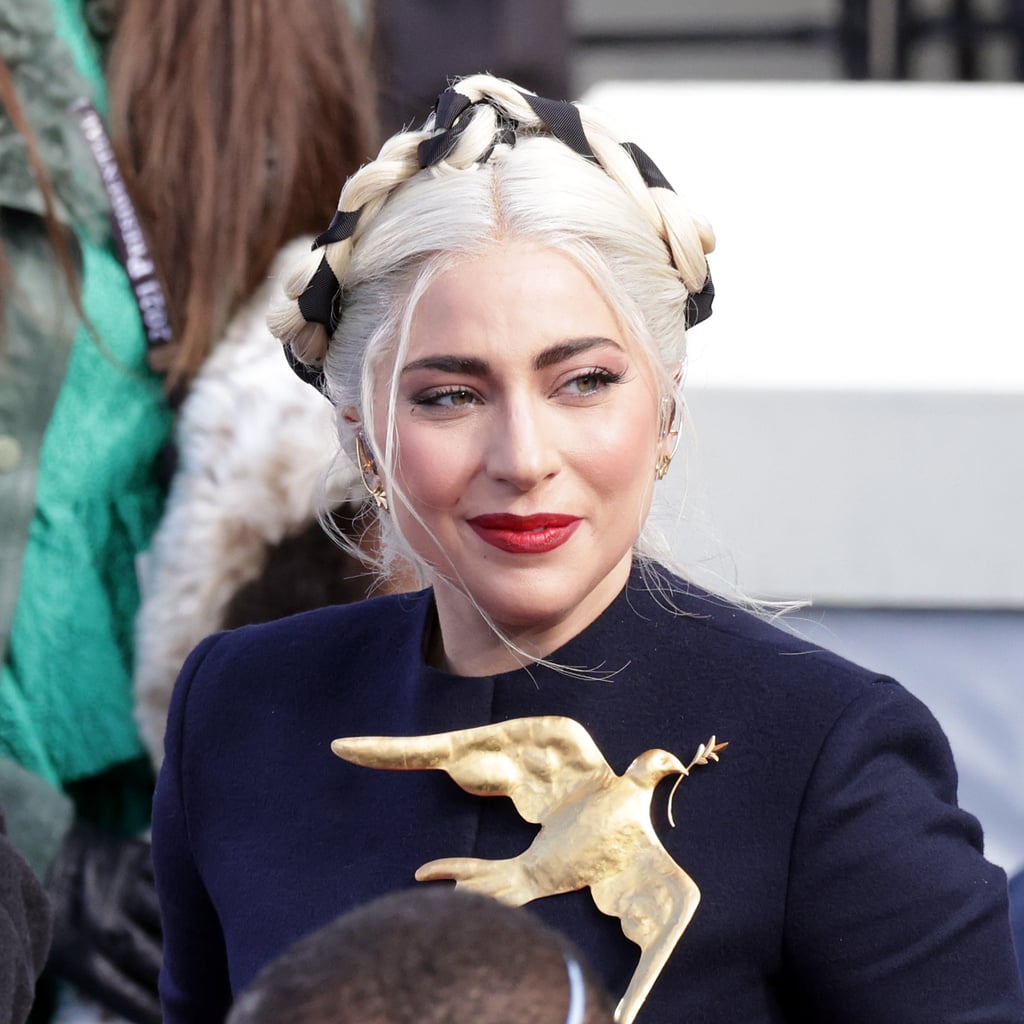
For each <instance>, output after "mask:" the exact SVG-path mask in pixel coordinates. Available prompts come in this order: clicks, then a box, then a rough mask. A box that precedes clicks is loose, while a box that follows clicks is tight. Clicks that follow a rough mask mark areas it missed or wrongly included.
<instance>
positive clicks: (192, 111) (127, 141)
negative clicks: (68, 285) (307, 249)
mask: <svg viewBox="0 0 1024 1024" xmlns="http://www.w3.org/2000/svg"><path fill="white" fill-rule="evenodd" d="M108 82H109V88H110V107H111V127H112V135H113V137H114V141H115V146H116V148H117V151H118V157H119V159H120V161H121V164H122V170H123V172H124V175H125V178H126V180H127V182H128V187H129V190H130V192H131V194H132V196H133V198H134V199H135V202H136V206H137V207H138V210H139V215H140V219H141V220H142V223H143V226H144V228H145V230H146V234H147V237H148V238H149V242H150V246H151V248H152V250H153V255H154V259H155V261H156V263H157V266H158V268H159V272H160V276H161V278H162V280H163V283H164V287H165V290H166V292H167V300H168V306H169V309H170V315H171V324H172V327H173V329H174V334H175V341H176V346H175V351H174V355H173V362H172V364H171V367H170V375H169V381H170V383H171V384H172V385H174V384H180V383H183V382H184V383H187V381H188V380H189V379H191V377H192V376H194V374H195V373H196V371H197V370H198V368H199V366H200V365H201V364H202V362H203V359H204V358H205V357H206V355H207V353H208V352H209V351H210V348H211V347H212V345H213V344H214V343H215V342H216V340H217V338H218V337H219V335H220V334H221V332H222V331H223V329H224V326H225V324H226V322H227V319H228V317H229V316H230V315H231V314H232V313H233V312H234V311H235V309H236V308H237V306H238V304H239V303H240V302H241V301H242V300H243V299H244V298H245V297H246V295H247V294H248V293H249V292H250V291H251V289H252V288H253V287H254V286H255V285H256V284H257V283H258V282H259V281H260V280H261V279H262V278H263V277H264V276H265V274H266V272H267V269H268V267H269V265H270V261H271V259H272V258H273V256H274V253H275V252H276V251H277V250H278V248H279V247H280V246H281V245H282V244H283V243H284V242H286V241H287V240H288V239H289V238H292V237H294V236H295V235H297V234H301V233H304V232H315V231H319V230H322V229H323V228H324V227H326V225H327V222H328V221H329V220H330V216H331V214H332V212H333V210H334V208H335V206H336V205H337V197H338V192H339V189H340V187H341V184H342V182H343V181H344V179H345V178H346V177H347V176H348V175H349V174H350V173H351V172H352V171H354V170H355V169H356V168H357V167H358V166H359V164H360V163H361V162H362V161H363V160H365V159H367V158H368V157H369V156H370V155H371V150H372V147H373V144H374V142H375V135H376V129H375V101H374V97H375V89H374V86H373V84H372V81H371V77H370V72H369V58H368V52H367V47H366V46H365V45H363V44H362V41H361V40H359V39H358V38H357V37H356V34H355V31H354V29H353V26H352V24H351V23H350V21H349V18H348V15H347V4H346V2H345V0H288V2H287V3H284V2H282V0H124V4H123V7H122V11H121V16H120V20H119V23H118V26H117V30H116V34H115V37H114V42H113V45H112V49H111V53H110V57H109V62H108Z"/></svg>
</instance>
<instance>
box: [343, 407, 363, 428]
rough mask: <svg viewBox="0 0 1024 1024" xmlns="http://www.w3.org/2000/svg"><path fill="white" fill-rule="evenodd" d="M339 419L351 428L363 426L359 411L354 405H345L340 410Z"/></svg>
mask: <svg viewBox="0 0 1024 1024" xmlns="http://www.w3.org/2000/svg"><path fill="white" fill-rule="evenodd" d="M341 418H342V419H343V420H344V421H345V422H346V423H347V424H348V425H349V426H350V427H353V428H358V427H361V426H362V424H363V417H362V416H361V415H360V413H359V409H358V407H357V406H354V405H346V406H345V407H344V408H343V409H342V410H341Z"/></svg>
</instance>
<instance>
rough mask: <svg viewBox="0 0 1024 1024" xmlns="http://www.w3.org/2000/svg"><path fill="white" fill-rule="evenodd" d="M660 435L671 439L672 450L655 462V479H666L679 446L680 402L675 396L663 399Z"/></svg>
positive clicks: (667, 439)
mask: <svg viewBox="0 0 1024 1024" xmlns="http://www.w3.org/2000/svg"><path fill="white" fill-rule="evenodd" d="M658 435H659V438H660V439H661V440H662V441H669V442H670V444H671V446H672V447H671V450H670V451H667V452H662V453H661V458H659V459H658V461H657V462H656V463H655V464H654V479H655V480H664V479H665V474H666V473H668V467H669V466H671V465H672V456H673V455H675V453H676V448H677V447H679V404H678V403H677V402H676V400H675V399H674V398H671V397H670V396H668V395H666V396H665V397H663V398H662V400H661V423H660V424H659V428H658Z"/></svg>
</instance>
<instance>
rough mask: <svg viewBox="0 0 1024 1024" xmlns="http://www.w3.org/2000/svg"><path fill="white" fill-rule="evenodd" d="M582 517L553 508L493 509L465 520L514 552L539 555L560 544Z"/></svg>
mask: <svg viewBox="0 0 1024 1024" xmlns="http://www.w3.org/2000/svg"><path fill="white" fill-rule="evenodd" d="M581 521H582V520H581V519H580V517H579V516H566V515H559V514H557V513H554V512H540V513H538V514H537V515H532V516H513V515H507V514H504V513H501V514H498V513H495V514H492V515H483V516H476V517H474V518H473V519H470V520H468V522H469V525H470V526H471V527H472V528H473V530H474V532H475V533H476V535H477V536H478V537H480V538H481V539H483V540H485V541H487V543H488V544H490V545H491V546H492V547H496V548H498V549H499V550H500V551H508V552H511V553H512V554H514V555H542V554H544V553H545V552H546V551H554V550H555V548H560V547H561V546H562V545H563V544H564V543H565V542H566V541H567V540H568V539H569V538H570V537H571V536H572V535H573V534H574V533H575V532H576V527H577V526H579V524H580V522H581Z"/></svg>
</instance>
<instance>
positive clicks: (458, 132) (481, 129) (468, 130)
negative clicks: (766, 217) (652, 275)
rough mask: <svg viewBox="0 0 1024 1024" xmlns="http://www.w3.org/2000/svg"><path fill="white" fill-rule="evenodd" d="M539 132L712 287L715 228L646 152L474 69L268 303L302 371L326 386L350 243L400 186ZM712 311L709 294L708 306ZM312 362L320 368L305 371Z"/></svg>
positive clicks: (341, 204)
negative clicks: (611, 189) (617, 195)
mask: <svg viewBox="0 0 1024 1024" xmlns="http://www.w3.org/2000/svg"><path fill="white" fill-rule="evenodd" d="M535 137H548V138H553V139H556V140H558V141H559V142H561V143H564V144H565V145H566V146H568V147H569V148H570V149H572V150H574V151H575V153H576V154H578V156H579V158H580V159H581V160H584V161H587V162H589V163H592V164H593V165H595V166H596V167H598V168H600V169H601V170H602V171H603V172H604V174H606V175H607V176H608V178H610V179H611V180H612V181H613V182H614V183H615V184H616V185H617V186H618V187H619V189H621V190H622V192H623V193H624V194H625V195H626V197H628V199H629V200H630V201H631V202H632V205H633V206H634V207H635V208H636V209H637V211H638V212H639V213H641V214H642V215H643V220H644V221H645V222H646V223H647V224H648V225H649V226H650V227H651V229H652V230H653V231H654V233H655V235H656V236H657V237H658V238H659V239H660V240H661V242H662V244H663V245H664V249H665V252H666V254H667V257H668V263H669V264H671V268H672V270H673V271H674V273H675V274H676V275H677V278H678V280H679V281H680V282H681V283H682V285H683V287H684V288H685V290H686V293H687V297H693V296H695V295H697V294H698V293H700V292H701V291H702V290H703V289H705V288H708V291H709V292H710V293H711V294H713V290H712V289H710V287H709V285H710V277H709V273H708V266H707V260H706V259H705V255H706V254H707V253H709V252H710V251H711V250H712V249H713V248H714V242H715V239H714V233H713V232H712V230H711V227H710V225H708V223H707V222H706V221H705V220H703V218H701V217H699V216H697V215H696V214H694V213H693V212H692V211H690V210H689V209H687V208H686V206H685V205H684V204H683V202H682V201H681V200H680V199H679V197H678V196H677V195H676V193H675V192H674V191H673V189H672V187H671V186H670V185H669V183H668V182H667V181H666V180H665V179H664V177H663V176H662V175H661V172H660V171H658V169H657V168H656V167H655V166H654V164H653V163H652V162H651V161H650V160H649V158H648V157H647V156H646V154H644V153H643V152H642V151H641V150H639V149H638V147H636V146H635V145H634V144H632V143H630V142H626V141H624V140H623V139H622V138H621V135H620V133H619V132H617V131H616V130H615V129H614V128H613V127H612V126H611V125H610V124H609V123H608V122H607V121H606V120H605V119H604V118H603V117H601V116H600V115H599V114H598V113H597V112H596V111H593V110H591V109H589V108H587V107H586V106H581V105H578V104H568V103H559V102H556V101H552V100H545V99H542V98H541V97H538V96H535V95H534V94H533V93H530V92H527V91H524V90H522V89H520V88H519V87H518V86H516V85H514V84H513V83H512V82H508V81H506V80H504V79H500V78H495V77H493V76H491V75H471V76H468V77H466V78H462V79H459V80H458V81H456V82H455V83H454V84H453V85H452V86H451V87H450V89H449V90H448V91H447V92H446V93H442V95H441V97H440V98H439V100H438V104H437V106H436V107H435V109H434V112H433V113H432V114H431V115H430V116H429V117H428V118H427V120H426V122H425V124H424V125H423V127H422V128H420V129H417V130H411V131H403V132H399V133H398V134H396V135H394V136H392V137H391V139H389V140H388V141H387V142H386V143H385V144H384V146H383V147H382V148H381V151H380V153H379V155H378V156H377V158H376V160H374V161H372V162H371V163H369V164H366V165H364V166H363V167H362V168H361V169H360V170H358V171H357V172H356V173H355V174H354V175H353V176H352V177H351V178H350V179H349V180H348V182H347V183H346V185H345V187H344V188H343V190H342V193H341V196H340V198H339V201H338V213H337V215H336V217H335V220H334V221H332V224H331V227H330V228H328V230H327V231H325V232H324V233H323V234H322V235H320V236H319V237H318V239H317V241H316V243H315V244H314V249H313V252H312V253H311V254H310V255H309V256H308V257H307V258H306V259H305V260H304V261H303V262H302V263H301V264H300V265H299V266H298V267H297V268H296V269H295V270H294V272H293V273H292V274H291V275H290V276H289V278H288V279H287V280H286V282H285V285H284V293H285V299H284V300H283V301H282V302H280V303H278V304H276V305H275V306H274V307H273V308H272V309H271V311H270V314H269V316H268V324H269V326H270V329H271V331H272V332H273V333H274V334H275V335H276V336H277V337H278V338H280V339H281V340H282V341H283V342H284V343H285V344H286V345H287V346H289V348H290V350H291V354H292V356H293V359H292V362H293V365H296V363H298V364H301V365H298V366H296V369H297V371H298V372H299V373H300V374H302V375H303V376H305V377H306V378H307V379H309V380H311V381H312V382H314V383H317V385H318V386H320V387H324V382H323V373H322V372H321V370H320V368H321V367H323V365H324V361H325V359H326V356H327V348H328V344H329V342H330V338H331V336H332V335H333V334H334V332H335V329H336V327H337V325H338V322H339V320H340V315H341V301H342V296H343V295H345V286H346V281H347V278H348V277H349V274H350V269H351V266H352V260H353V249H354V247H355V246H356V245H357V243H358V242H359V240H360V239H361V238H363V237H364V236H365V235H366V234H367V232H368V231H370V229H371V225H372V224H373V223H374V221H375V220H376V219H377V218H378V215H379V214H380V213H381V211H382V210H383V209H384V208H385V206H386V205H387V204H388V201H389V199H390V198H391V197H392V196H393V195H394V194H395V192H396V191H397V190H399V189H400V188H401V186H403V185H405V184H407V183H408V182H410V181H411V180H412V179H413V178H416V177H418V176H421V175H422V176H423V177H424V178H435V179H436V178H444V177H445V176H446V175H448V174H451V173H464V172H466V171H470V170H473V169H474V168H476V167H478V166H480V165H481V164H485V163H488V162H490V161H492V159H493V154H494V153H495V151H496V150H499V148H500V147H506V148H507V147H509V146H514V145H515V144H516V143H517V142H518V141H520V140H525V139H530V138H535ZM321 250H322V251H321ZM347 301H348V296H347V295H346V302H347ZM709 311H710V298H709V299H708V303H707V307H706V309H705V311H704V313H703V315H704V316H706V315H708V312H709ZM700 318H702V317H700ZM690 322H691V321H690V319H689V318H687V325H688V324H689V323H690ZM310 367H313V368H315V370H314V371H313V372H308V368H310Z"/></svg>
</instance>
